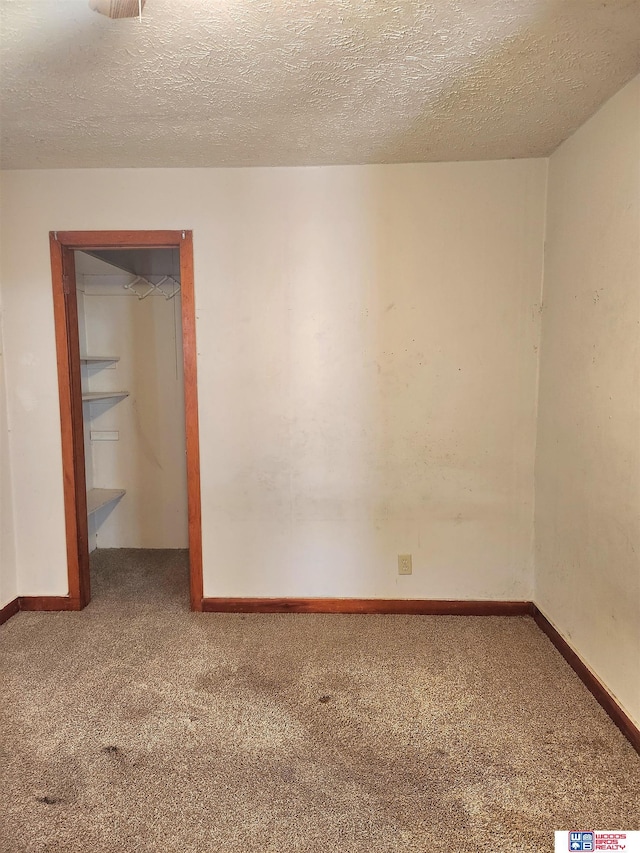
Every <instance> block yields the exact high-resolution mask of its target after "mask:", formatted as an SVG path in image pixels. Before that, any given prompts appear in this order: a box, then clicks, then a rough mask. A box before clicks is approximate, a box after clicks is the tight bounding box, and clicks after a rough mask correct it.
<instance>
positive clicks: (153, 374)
mask: <svg viewBox="0 0 640 853" xmlns="http://www.w3.org/2000/svg"><path fill="white" fill-rule="evenodd" d="M159 278H160V276H156V277H154V280H155V281H157V280H159ZM134 279H135V276H133V275H129V274H127V273H124V272H122V271H120V270H118V269H116V268H114V267H112V266H110V265H109V264H106V263H104V262H103V261H100V260H97V259H96V258H91V257H89V256H88V255H86V254H83V253H80V252H76V280H77V283H78V311H79V315H80V316H79V321H80V322H79V325H80V326H81V328H82V330H83V332H84V335H83V336H81V340H82V337H83V338H84V340H82V343H81V346H84V350H83V352H84V354H88V355H116V356H118V357H119V359H120V360H119V361H118V362H116V363H112V364H104V363H100V364H98V365H91V366H88V367H85V368H84V373H85V376H84V377H83V385H84V387H85V388H86V389H87V390H89V391H104V390H107V391H114V390H116V391H119V390H127V391H128V392H129V396H128V397H125V398H124V399H122V400H120V401H116V400H101V401H98V402H93V403H85V405H84V407H83V409H84V417H85V457H86V463H87V465H86V467H87V488H91V487H92V486H93V487H95V488H104V489H116V488H117V489H126V495H125V496H124V497H123V498H121V499H120V500H119V501H118V502H117V503H114V504H109V505H108V506H106V507H104V508H103V509H101V510H99V511H98V512H97V513H95V514H94V515H92V516H90V522H91V523H90V528H89V536H90V547H95V546H97V547H98V548H186V547H187V546H188V534H187V481H186V465H185V431H184V381H183V370H182V327H181V307H180V295H179V294H178V295H177V296H175V297H174V298H173V299H171V300H167V299H165V298H164V295H163V293H159V292H158V293H154V294H152V295H150V296H148V297H146V298H144V299H142V300H138V299H137V298H136V295H135V294H134V293H133V292H132V291H130V290H125V289H124V288H123V285H124V284H130V283H131V282H132V281H133V280H134ZM138 290H139V291H140V293H141V294H144V292H145V291H146V290H147V287H146V286H145V285H143V286H141V287H140V288H138ZM164 292H166V293H170V292H171V287H170V285H167V286H166V287H165V288H164ZM92 430H93V431H116V432H117V433H118V435H119V438H118V440H117V441H97V440H96V441H92V440H91V431H92Z"/></svg>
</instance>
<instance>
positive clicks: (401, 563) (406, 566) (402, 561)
mask: <svg viewBox="0 0 640 853" xmlns="http://www.w3.org/2000/svg"><path fill="white" fill-rule="evenodd" d="M412 571H413V569H412V566H411V554H398V574H399V575H410V574H411V572H412Z"/></svg>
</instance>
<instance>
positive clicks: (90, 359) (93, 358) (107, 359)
mask: <svg viewBox="0 0 640 853" xmlns="http://www.w3.org/2000/svg"><path fill="white" fill-rule="evenodd" d="M80 361H81V362H82V364H100V363H102V362H104V363H109V364H110V363H112V362H115V361H120V356H119V355H85V356H82V357H81V358H80Z"/></svg>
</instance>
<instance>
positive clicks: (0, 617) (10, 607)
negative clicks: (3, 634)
mask: <svg viewBox="0 0 640 853" xmlns="http://www.w3.org/2000/svg"><path fill="white" fill-rule="evenodd" d="M18 610H20V600H19V599H18V598H14V599H13V601H10V602H9V603H8V604H5V606H4V607H3V608H2V610H0V625H4V623H5V622H6V621H7V619H11V617H12V616H15V615H16V613H17V612H18Z"/></svg>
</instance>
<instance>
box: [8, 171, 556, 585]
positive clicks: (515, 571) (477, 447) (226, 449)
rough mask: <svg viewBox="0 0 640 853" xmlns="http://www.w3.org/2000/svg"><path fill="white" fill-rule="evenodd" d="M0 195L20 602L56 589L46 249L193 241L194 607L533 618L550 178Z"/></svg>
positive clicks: (408, 174) (58, 479) (164, 179)
mask: <svg viewBox="0 0 640 853" xmlns="http://www.w3.org/2000/svg"><path fill="white" fill-rule="evenodd" d="M2 181H3V192H4V193H5V197H6V203H7V206H8V207H10V208H11V211H12V215H11V218H10V219H8V220H7V221H6V222H5V224H4V228H3V234H2V237H3V253H2V281H3V287H4V290H5V292H6V312H7V317H8V319H9V322H8V323H7V330H8V334H7V340H6V345H7V369H8V377H9V406H10V413H11V416H12V418H13V421H14V423H15V440H14V445H13V448H12V450H13V461H14V465H15V483H16V528H17V555H18V566H19V578H20V590H21V592H22V593H25V594H27V593H29V594H34V595H35V594H63V593H65V592H66V567H65V549H64V520H63V506H62V473H61V461H60V431H59V416H58V399H57V380H56V368H55V347H54V329H53V312H52V300H51V282H50V269H49V254H48V243H47V232H48V231H49V230H51V229H114V228H122V229H134V228H190V229H193V231H194V246H195V277H196V306H197V336H198V370H199V406H200V430H201V465H202V510H203V547H204V584H205V595H209V596H215V595H222V596H236V595H237V596H243V595H244V596H264V595H271V596H281V595H282V596H285V595H289V596H296V595H300V596H314V595H328V596H380V597H387V596H388V597H427V598H461V599H465V598H469V599H473V598H486V599H492V598H493V599H511V598H513V599H528V598H530V596H531V591H532V590H531V583H532V531H533V525H532V521H533V464H534V444H535V441H534V436H535V385H536V373H537V354H536V350H537V345H538V331H539V313H538V311H539V304H538V303H539V298H540V297H539V294H540V286H541V276H542V252H541V245H542V239H543V221H544V203H545V186H546V162H545V161H523V160H520V161H505V162H482V163H452V164H424V165H404V166H370V167H333V168H310V169H248V170H244V169H237V170H198V169H192V170H152V169H146V170H131V171H127V170H121V171H120V170H104V171H102V170H95V171H94V170H81V171H64V172H55V171H31V172H7V173H5V174H4V175H3V176H2ZM98 200H99V201H98ZM34 530H37V531H38V535H37V536H34V535H33V534H34ZM407 552H409V553H412V554H413V575H412V576H411V577H403V578H399V577H398V575H397V565H396V556H397V554H398V553H407Z"/></svg>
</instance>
